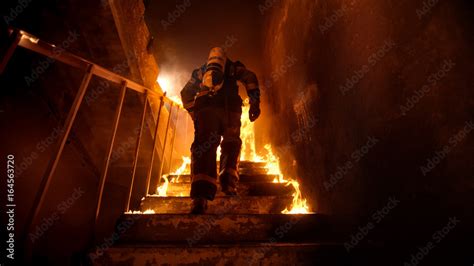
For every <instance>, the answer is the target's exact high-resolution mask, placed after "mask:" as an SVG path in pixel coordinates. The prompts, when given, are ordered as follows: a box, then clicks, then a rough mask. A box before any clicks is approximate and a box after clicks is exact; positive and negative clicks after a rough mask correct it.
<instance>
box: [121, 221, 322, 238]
mask: <svg viewBox="0 0 474 266" xmlns="http://www.w3.org/2000/svg"><path fill="white" fill-rule="evenodd" d="M326 218H327V217H325V216H323V215H320V214H298V215H287V214H204V215H192V214H123V215H122V216H121V217H120V219H119V220H118V221H117V232H118V233H121V232H123V231H124V232H123V233H122V234H121V236H120V238H119V240H118V243H122V244H123V243H127V244H133V243H155V244H158V243H161V244H165V243H166V244H178V243H185V244H186V243H187V244H193V245H195V244H232V243H240V242H266V241H274V242H300V243H304V242H311V241H321V240H324V239H329V236H330V234H331V233H329V232H330V231H331V230H329V229H328V223H327V219H326ZM124 229H125V230H124Z"/></svg>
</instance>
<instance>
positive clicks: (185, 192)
mask: <svg viewBox="0 0 474 266" xmlns="http://www.w3.org/2000/svg"><path fill="white" fill-rule="evenodd" d="M237 189H238V190H237V191H238V193H239V195H240V196H287V195H292V194H293V192H294V188H293V186H291V185H289V186H287V185H286V184H284V183H273V182H242V183H239V184H238V187H237ZM190 190H191V183H189V182H185V183H168V189H167V192H166V195H167V196H171V197H188V196H189V192H190ZM217 195H218V196H219V195H221V196H223V195H224V194H223V193H222V192H221V188H220V185H218V191H217Z"/></svg>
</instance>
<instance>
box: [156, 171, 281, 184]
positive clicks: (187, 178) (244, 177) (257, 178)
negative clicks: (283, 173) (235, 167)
mask: <svg viewBox="0 0 474 266" xmlns="http://www.w3.org/2000/svg"><path fill="white" fill-rule="evenodd" d="M275 178H278V175H267V174H265V173H263V174H259V173H253V174H252V173H250V174H240V176H239V180H240V182H241V183H244V182H272V181H273V180H274V179H275ZM172 179H175V180H179V182H191V175H187V174H186V175H179V177H178V175H168V180H170V181H171V180H172ZM161 182H164V180H163V179H161Z"/></svg>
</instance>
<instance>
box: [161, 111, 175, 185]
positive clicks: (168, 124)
mask: <svg viewBox="0 0 474 266" xmlns="http://www.w3.org/2000/svg"><path fill="white" fill-rule="evenodd" d="M173 105H174V104H173V102H171V103H170V114H169V116H168V122H167V124H166V130H165V139H164V140H163V149H162V150H161V162H160V171H159V172H158V183H159V182H160V180H161V174H163V165H164V163H165V149H166V140H167V139H168V130H169V128H170V122H171V115H172V114H173ZM176 107H177V108H179V107H178V106H176Z"/></svg>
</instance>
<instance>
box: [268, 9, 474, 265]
mask: <svg viewBox="0 0 474 266" xmlns="http://www.w3.org/2000/svg"><path fill="white" fill-rule="evenodd" d="M270 2H271V1H270ZM425 2H432V1H425ZM434 2H435V4H434V6H433V7H428V8H426V12H425V11H424V10H423V6H424V5H426V4H427V3H424V1H372V0H364V1H358V2H353V1H281V2H280V1H276V2H273V4H271V3H270V5H268V9H267V10H266V14H265V16H266V22H265V27H264V30H263V32H264V34H265V35H264V36H265V40H264V43H265V47H264V59H263V61H265V62H267V63H266V64H265V67H266V69H265V80H264V82H265V94H264V96H265V97H266V98H267V99H268V108H269V109H268V113H267V114H268V116H270V117H271V118H270V119H269V121H270V124H272V125H276V124H278V125H279V130H278V131H279V132H282V133H279V132H274V131H271V130H269V134H268V135H269V136H270V137H271V139H272V142H273V143H274V146H276V147H277V151H278V152H279V155H280V156H281V158H283V160H282V162H283V163H284V164H285V169H286V171H287V172H289V173H297V175H298V176H299V177H300V178H301V180H302V183H303V190H304V192H305V195H308V196H309V197H310V198H311V200H310V202H311V207H313V208H314V209H315V210H316V211H318V212H322V213H328V214H332V215H335V216H338V217H341V218H342V219H341V220H343V221H344V222H345V223H347V224H349V226H348V229H349V231H348V234H347V240H350V239H351V233H357V230H358V229H357V226H364V225H366V224H367V223H368V222H374V221H373V216H372V215H374V213H377V210H380V209H382V208H383V207H386V206H388V205H389V202H390V200H392V202H397V204H396V207H395V208H393V209H390V211H389V212H388V214H387V215H384V218H383V219H382V221H380V223H377V225H376V227H375V229H374V230H373V232H371V233H370V234H369V235H368V236H367V237H366V238H364V240H368V239H373V238H379V239H380V238H381V239H384V240H388V239H398V240H400V239H411V240H414V239H417V241H418V242H416V241H411V242H409V243H410V244H409V245H406V248H407V249H408V251H410V250H411V251H414V250H416V248H417V247H416V244H419V245H422V244H424V243H426V242H427V241H428V240H429V239H430V235H431V234H432V233H433V232H435V230H438V229H440V228H442V227H443V226H444V225H446V223H448V219H449V218H450V217H454V216H455V217H458V218H459V219H460V220H462V222H461V223H460V225H459V226H458V228H456V230H455V231H454V233H453V234H452V235H449V237H448V238H447V239H459V238H460V237H462V235H463V232H466V231H468V230H469V228H472V226H471V225H470V221H472V202H474V201H473V195H474V193H473V192H474V190H473V189H474V187H473V182H472V180H473V179H472V178H473V167H474V166H473V165H474V164H473V163H472V154H473V150H474V137H473V133H474V132H472V130H473V129H474V127H473V126H474V124H472V123H473V122H474V118H473V113H474V108H473V107H474V102H473V95H474V92H473V85H474V78H473V77H472V75H471V74H470V72H472V69H473V67H474V64H473V59H474V54H473V51H472V49H471V47H470V46H472V40H473V36H474V34H473V33H474V28H473V26H474V24H473V19H472V15H470V12H472V4H470V3H469V1H434ZM417 9H418V10H419V11H417ZM281 121H285V123H282V122H281ZM446 145H447V147H448V148H449V152H446V153H445V154H442V153H440V152H439V151H441V150H443V147H445V146H446ZM288 151H290V152H288ZM428 160H431V161H434V163H433V165H431V163H430V164H429V163H428ZM422 166H424V168H422ZM431 166H432V167H433V169H432V170H430V169H431V168H430V167H431ZM425 168H426V169H425ZM427 169H428V170H427ZM398 201H399V202H398ZM377 220H378V219H377ZM463 230H465V231H463ZM409 254H410V253H407V254H406V255H408V258H409Z"/></svg>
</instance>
